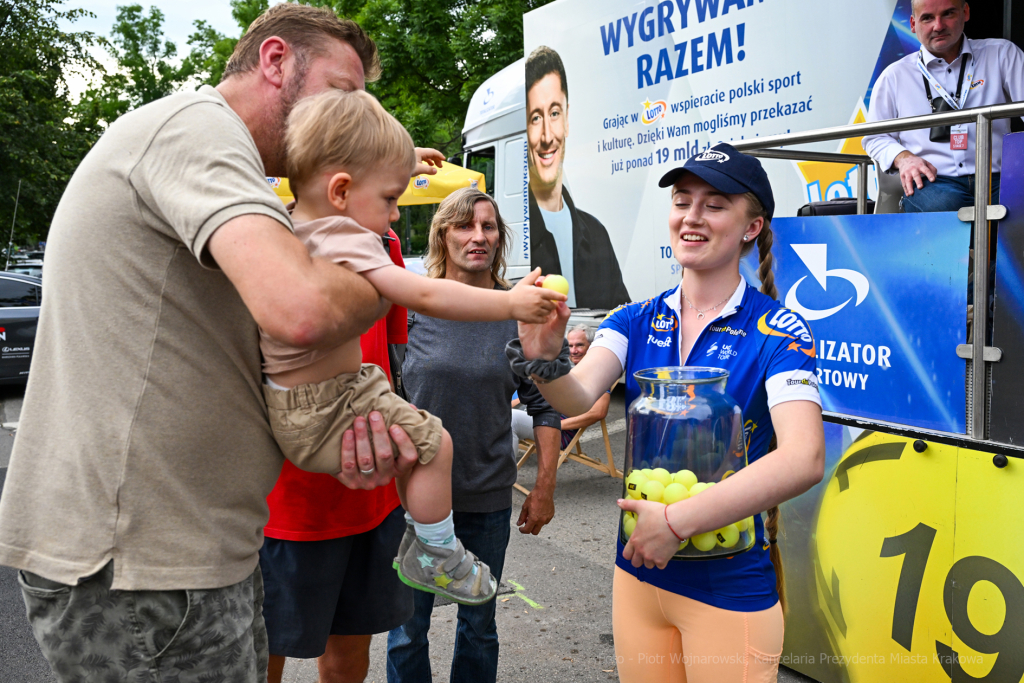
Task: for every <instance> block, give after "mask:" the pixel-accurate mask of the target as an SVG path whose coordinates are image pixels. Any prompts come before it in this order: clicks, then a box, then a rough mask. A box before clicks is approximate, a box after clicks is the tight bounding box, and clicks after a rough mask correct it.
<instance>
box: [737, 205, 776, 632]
mask: <svg viewBox="0 0 1024 683" xmlns="http://www.w3.org/2000/svg"><path fill="white" fill-rule="evenodd" d="M743 196H744V197H746V198H747V202H748V204H749V206H750V217H751V218H757V217H758V216H760V217H761V218H763V219H764V226H763V227H762V228H761V232H760V233H759V234H758V236H757V239H756V240H755V242H756V244H757V256H758V259H757V260H758V264H759V265H758V268H757V276H758V277H759V278H760V279H761V293H762V294H767V295H768V296H769V297H771V298H772V299H776V300H777V299H778V298H779V292H778V290H777V289H776V287H775V273H774V271H773V270H772V265H773V259H772V243H773V242H774V241H775V236H774V235H773V234H772V227H771V219H770V218H769V217H768V212H767V211H766V210H765V208H764V205H763V204H762V203H761V201H760V200H759V199H758V198H757V196H756V195H755V194H754V193H753V192H748V193H746V194H745V195H743ZM753 247H754V243H747V244H744V245H743V250H742V253H743V254H744V255H745V254H746V253H747V252H749V251H750V250H751V249H752V248H753ZM778 446H779V442H778V439H776V438H775V435H774V434H773V435H772V439H771V441H770V442H769V444H768V452H771V451H774V450H775V449H776V448H778ZM781 523H782V513H781V512H780V511H779V506H778V505H776V506H775V507H773V508H771V509H770V510H768V512H767V513H766V516H765V520H764V531H765V534H766V535H767V536H768V544H769V545H768V548H769V550H768V553H769V556H770V557H771V560H772V565H773V566H774V567H775V589H776V590H777V591H778V593H779V603H781V605H782V611H783V612H785V611H786V575H785V572H784V571H783V568H782V551H781V550H779V545H778V543H777V542H776V541H777V540H778V537H779V528H780V526H781Z"/></svg>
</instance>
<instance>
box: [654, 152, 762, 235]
mask: <svg viewBox="0 0 1024 683" xmlns="http://www.w3.org/2000/svg"><path fill="white" fill-rule="evenodd" d="M687 171H689V172H690V173H692V174H694V175H695V176H697V177H698V178H700V179H701V180H703V181H704V182H706V183H707V184H708V185H710V186H711V187H713V188H715V189H716V190H718V191H719V192H724V193H726V194H745V193H747V192H753V193H754V196H755V197H757V198H758V199H759V200H761V204H762V205H763V206H764V208H765V210H766V211H767V212H768V220H771V218H772V216H774V215H775V196H774V195H773V194H772V186H771V183H769V182H768V174H767V173H765V172H764V168H762V167H761V162H760V161H758V160H757V159H756V158H755V157H752V156H750V155H748V154H743V153H742V152H739V151H737V150H736V148H735V147H733V146H732V145H730V144H728V143H725V142H721V143H719V144H717V145H715V146H714V147H712V148H711V149H706V150H704V151H703V152H701V153H700V154H696V155H694V156H692V157H690V158H689V159H687V160H686V163H685V164H683V165H682V166H679V167H678V168H673V169H672V170H671V171H669V172H668V173H666V174H665V175H663V176H661V180H660V181H658V186H659V187H670V186H672V185H675V184H676V181H678V180H679V178H680V177H681V176H682V175H683V174H684V173H686V172H687Z"/></svg>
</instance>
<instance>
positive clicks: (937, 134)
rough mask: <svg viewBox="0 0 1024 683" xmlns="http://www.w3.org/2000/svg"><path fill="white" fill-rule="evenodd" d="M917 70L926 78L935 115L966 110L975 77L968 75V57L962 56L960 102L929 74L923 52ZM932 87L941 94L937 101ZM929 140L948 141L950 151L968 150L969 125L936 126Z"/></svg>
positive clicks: (925, 86)
mask: <svg viewBox="0 0 1024 683" xmlns="http://www.w3.org/2000/svg"><path fill="white" fill-rule="evenodd" d="M922 50H923V48H922ZM971 61H972V62H973V61H974V57H973V55H972V57H971ZM917 68H918V69H919V70H920V71H921V75H922V76H924V90H925V93H926V94H927V95H928V102H929V103H930V104H931V106H932V111H933V112H934V113H936V114H938V113H940V112H944V111H959V110H961V109H963V108H964V104H965V103H966V102H967V94H968V93H969V92H970V91H971V81H972V79H973V76H974V74H969V73H967V55H965V54H961V55H960V78H959V79H958V80H957V83H956V89H957V92H959V94H960V98H959V100H954V99H953V97H952V96H951V95H950V94H949V93H948V92H946V89H945V88H943V87H942V85H941V84H940V83H939V82H938V81H937V80H935V76H933V75H931V73H929V72H928V69H927V68H926V67H925V65H924V53H923V51H922V52H921V53H919V54H918V60H917ZM965 75H966V78H965ZM929 84H931V87H929ZM932 87H934V88H935V92H937V93H938V94H939V96H938V97H936V98H935V99H932ZM928 139H929V140H931V141H932V142H946V141H948V142H949V148H950V149H958V150H963V149H967V124H966V123H961V124H958V125H956V126H935V127H933V128H932V129H931V132H930V133H929V135H928Z"/></svg>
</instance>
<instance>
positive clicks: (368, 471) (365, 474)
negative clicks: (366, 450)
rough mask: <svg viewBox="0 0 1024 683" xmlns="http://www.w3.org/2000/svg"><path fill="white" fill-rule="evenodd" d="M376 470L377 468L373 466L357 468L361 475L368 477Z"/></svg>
mask: <svg viewBox="0 0 1024 683" xmlns="http://www.w3.org/2000/svg"><path fill="white" fill-rule="evenodd" d="M376 471H377V470H375V469H373V468H370V469H368V470H359V474H361V475H363V476H364V477H368V476H370V475H371V474H373V473H374V472H376Z"/></svg>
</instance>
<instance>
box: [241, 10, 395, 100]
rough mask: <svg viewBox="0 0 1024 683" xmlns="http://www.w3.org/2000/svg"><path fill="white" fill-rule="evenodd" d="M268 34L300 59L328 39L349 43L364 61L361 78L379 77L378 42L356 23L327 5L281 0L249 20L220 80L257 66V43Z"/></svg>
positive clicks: (314, 54)
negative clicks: (286, 45) (313, 5)
mask: <svg viewBox="0 0 1024 683" xmlns="http://www.w3.org/2000/svg"><path fill="white" fill-rule="evenodd" d="M271 36H277V37H278V38H280V39H281V40H283V41H284V42H286V43H288V47H290V48H291V49H292V50H293V51H294V52H295V54H296V56H297V58H298V60H299V61H300V63H305V62H308V61H309V60H310V59H312V58H314V57H318V56H320V55H322V54H325V52H326V50H327V44H328V41H329V40H332V39H333V40H340V41H342V42H344V43H348V44H349V45H351V46H352V49H353V50H355V51H356V54H357V55H359V61H361V62H362V63H363V78H364V79H365V80H366V81H368V82H369V81H375V80H377V79H378V78H380V55H378V54H377V45H376V43H374V42H373V40H372V39H371V38H370V36H368V35H366V32H365V31H363V29H362V28H360V26H359V24H357V23H356V22H354V21H351V20H349V19H339V18H338V16H337V15H336V14H334V12H332V11H331V10H330V9H328V8H326V7H309V6H307V5H293V4H292V3H290V2H282V3H280V4H278V5H274V6H273V7H271V8H270V9H268V10H267V11H266V12H264V13H263V14H261V15H260V16H258V17H257V18H256V21H254V22H252V24H251V25H250V26H249V29H248V30H247V31H246V32H245V35H243V36H242V37H241V38H240V39H239V41H238V44H237V45H235V51H234V52H232V53H231V59H229V60H228V64H227V66H226V67H225V68H224V76H223V78H222V79H221V80H224V79H226V78H230V77H231V76H234V75H235V74H241V73H248V72H250V71H252V70H253V69H255V68H256V67H257V66H259V63H260V46H261V45H262V44H263V41H265V40H266V39H267V38H270V37H271Z"/></svg>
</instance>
